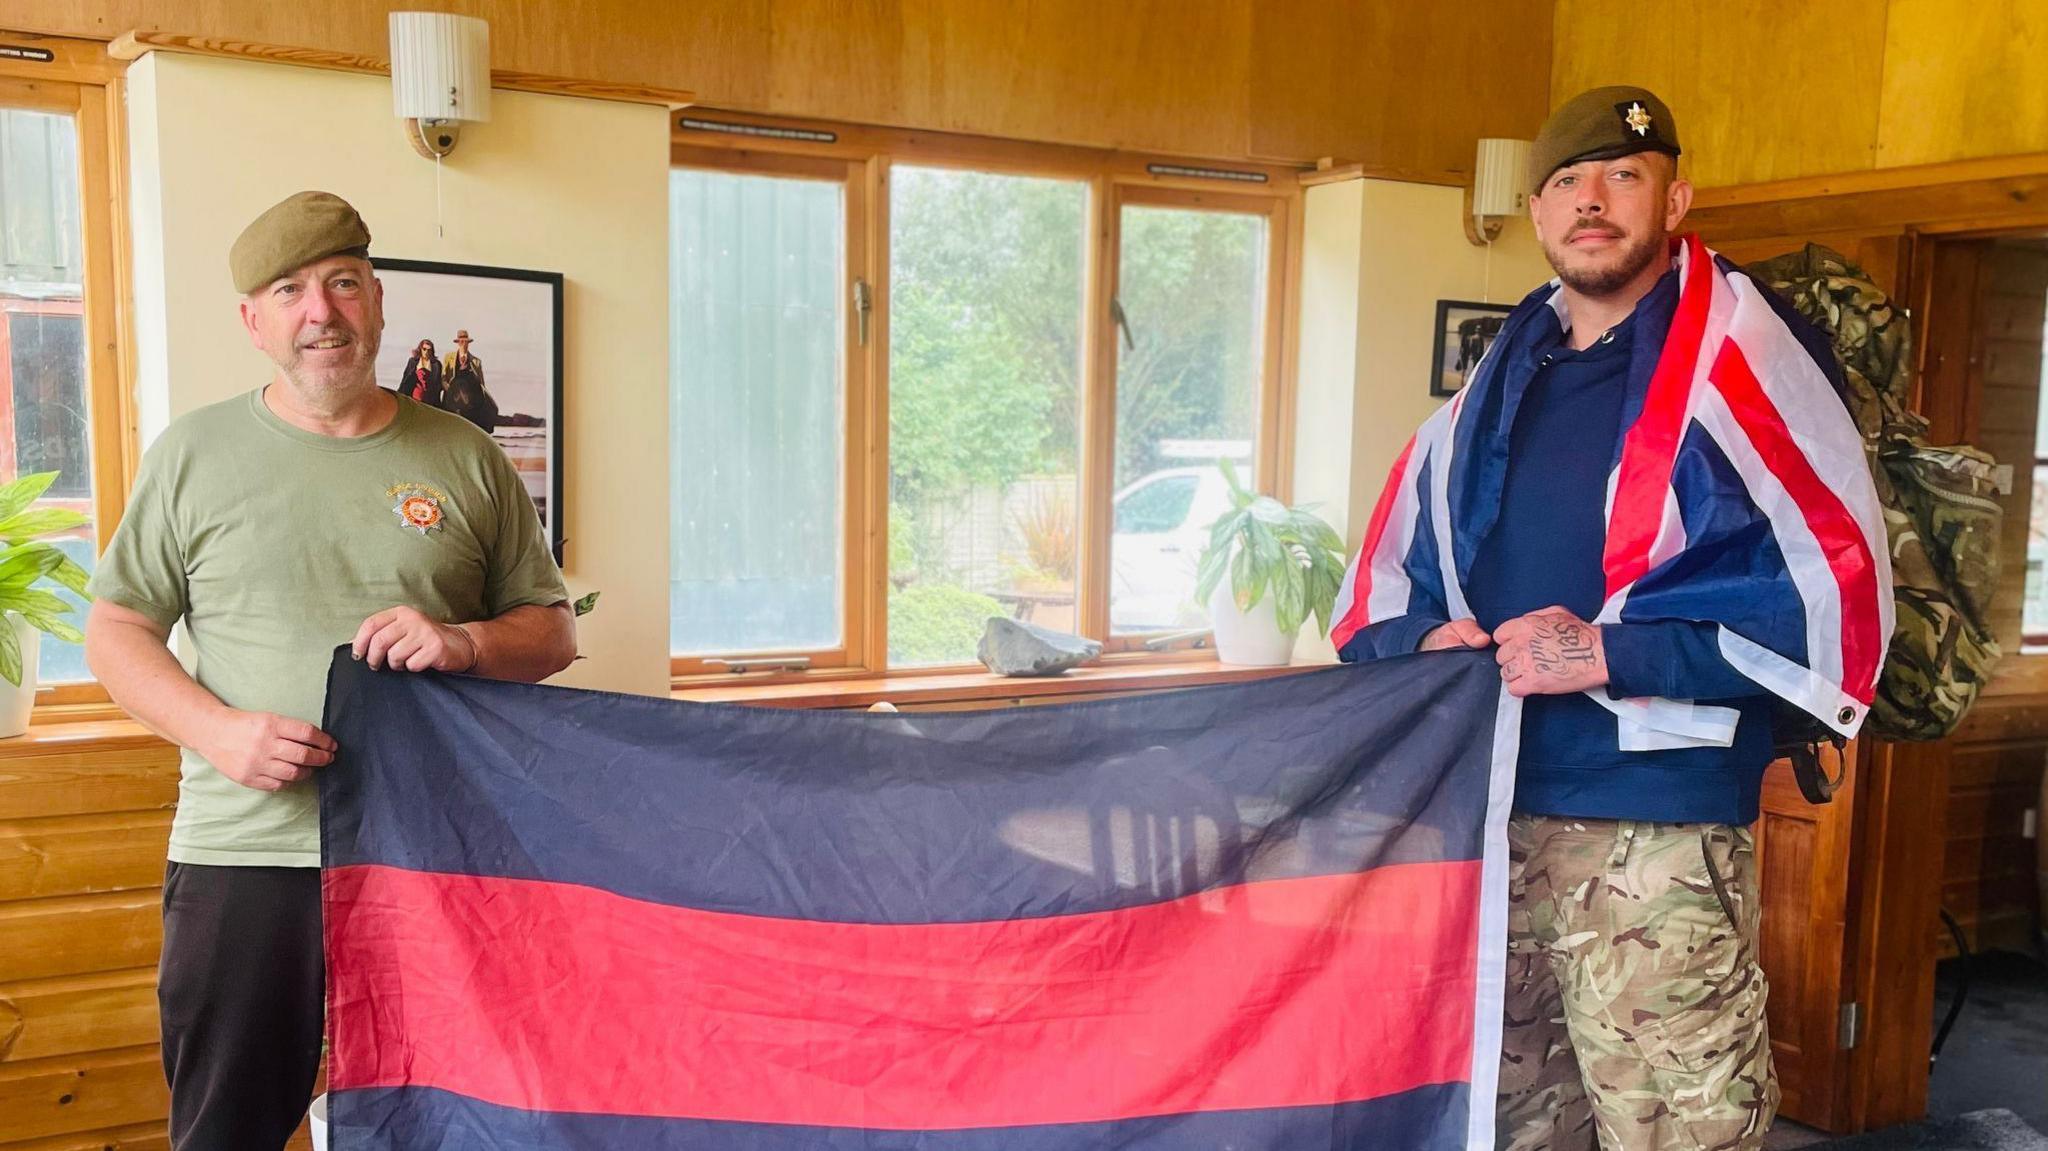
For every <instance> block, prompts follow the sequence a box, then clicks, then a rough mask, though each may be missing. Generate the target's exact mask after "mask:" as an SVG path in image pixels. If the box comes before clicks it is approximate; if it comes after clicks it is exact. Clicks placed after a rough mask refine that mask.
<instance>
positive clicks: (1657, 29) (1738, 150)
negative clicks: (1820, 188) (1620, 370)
mask: <svg viewBox="0 0 2048 1151" xmlns="http://www.w3.org/2000/svg"><path fill="white" fill-rule="evenodd" d="M1553 43H1554V51H1553V63H1552V68H1551V85H1550V95H1551V100H1552V102H1553V103H1555V102H1557V101H1559V100H1563V99H1565V98H1567V97H1569V96H1571V95H1573V94H1574V93H1577V92H1579V91H1582V90H1584V89H1586V88H1590V87H1593V86H1595V85H1599V84H1645V85H1647V86H1649V87H1650V88H1652V89H1654V90H1655V91H1656V92H1657V94H1658V95H1660V96H1662V97H1663V98H1664V99H1665V101H1666V102H1667V103H1669V104H1670V105H1671V109H1672V112H1673V114H1674V115H1675V116H1677V118H1678V121H1679V125H1680V129H1681V136H1682V138H1683V140H1684V143H1685V145H1686V149H1687V151H1688V152H1689V153H1690V154H1691V163H1690V166H1689V168H1688V172H1689V175H1690V177H1691V179H1692V180H1693V182H1694V183H1696V184H1699V185H1701V186H1703V187H1718V186H1722V185H1727V184H1743V183H1751V182H1755V181H1760V180H1780V179H1790V178H1793V177H1798V176H1816V175H1823V174H1827V173H1834V172H1851V171H1857V170H1861V169H1868V168H1872V167H1897V166H1901V165H1908V164H1928V163H1937V162H1942V161H1949V160H1960V159H1966V158H1970V157H1979V156H2004V155H2015V154H2021V153H2029V152H2042V151H2048V69H2044V68H2043V67H2042V66H2041V60H2042V58H2043V56H2044V54H2048V5H2043V4H2041V3H2040V0H1986V2H1985V3H1980V4H1957V3H1954V2H1953V0H1807V2H1806V3H1800V4H1781V3H1774V2H1771V0H1739V2H1729V3H1720V4H1710V5H1696V4H1689V3H1684V2H1683V0H1557V25H1556V32H1555V35H1554V37H1553Z"/></svg>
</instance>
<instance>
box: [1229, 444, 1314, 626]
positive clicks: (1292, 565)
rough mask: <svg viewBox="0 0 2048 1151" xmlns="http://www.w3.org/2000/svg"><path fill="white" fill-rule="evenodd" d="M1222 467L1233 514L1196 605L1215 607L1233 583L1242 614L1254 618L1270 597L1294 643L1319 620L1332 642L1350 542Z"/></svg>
mask: <svg viewBox="0 0 2048 1151" xmlns="http://www.w3.org/2000/svg"><path fill="white" fill-rule="evenodd" d="M1221 466H1222V469H1223V478H1224V480H1225V481H1227V482H1228V483H1229V485H1230V503H1231V510H1230V511H1228V512H1225V513H1224V514H1223V515H1222V516H1220V517H1218V519H1217V520H1216V522H1215V524H1214V525H1212V526H1211V527H1210V528H1209V543H1208V546H1206V547H1204V548H1203V549H1202V559H1201V564H1200V566H1199V567H1198V568H1197V580H1196V585H1195V601H1196V602H1197V603H1208V602H1209V596H1210V595H1211V594H1212V593H1213V592H1215V590H1216V585H1217V583H1218V581H1220V580H1222V579H1224V578H1225V577H1226V576H1227V577H1228V578H1229V580H1230V591H1231V596H1232V598H1234V599H1235V600H1236V601H1237V606H1238V609H1239V610H1240V611H1250V610H1251V609H1252V608H1254V607H1256V606H1258V603H1259V601H1260V600H1262V599H1264V598H1265V597H1266V596H1267V594H1269V593H1270V594H1271V595H1272V596H1273V609H1274V614H1275V615H1276V616H1278V617H1279V623H1280V630H1281V631H1282V632H1284V633H1286V634H1288V635H1293V634H1294V633H1295V632H1296V631H1297V630H1299V629H1300V627H1301V625H1302V622H1303V621H1304V620H1306V619H1307V618H1308V617H1309V616H1310V615H1314V616H1315V617H1316V622H1317V623H1318V624H1319V625H1320V626H1321V629H1322V634H1324V635H1328V634H1329V633H1330V611H1331V609H1332V608H1334V607H1335V606H1336V603H1337V588H1338V587H1339V586H1341V585H1342V584H1343V582H1344V541H1343V539H1342V538H1341V537H1339V536H1338V535H1337V530H1336V529H1335V528H1333V527H1331V526H1330V525H1329V524H1327V523H1324V522H1323V521H1322V520H1321V519H1320V518H1318V517H1317V516H1316V515H1314V514H1313V513H1312V512H1310V511H1309V510H1308V509H1307V508H1305V507H1296V508H1290V507H1288V506H1287V505H1285V504H1283V503H1281V502H1280V501H1279V500H1276V499H1274V498H1273V497H1271V496H1262V495H1259V494H1258V493H1257V492H1254V491H1252V490H1251V489H1249V488H1247V487H1245V486H1244V485H1243V484H1242V483H1240V482H1238V478H1237V469H1236V468H1234V467H1232V466H1231V465H1230V461H1229V460H1223V461H1221Z"/></svg>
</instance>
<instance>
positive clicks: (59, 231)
mask: <svg viewBox="0 0 2048 1151" xmlns="http://www.w3.org/2000/svg"><path fill="white" fill-rule="evenodd" d="M82 241H83V236H82V234H81V231H80V222H79V191H78V134H77V129H76V126H75V125H74V124H73V123H72V120H71V118H70V117H68V116H58V115H52V114H50V113H46V112H28V111H22V110H19V109H8V108H0V329H4V330H0V347H5V348H6V349H7V354H6V355H5V356H4V357H0V479H6V480H12V479H14V478H15V477H17V476H21V475H25V474H28V473H31V472H46V471H55V472H57V473H59V474H58V476H57V479H56V481H55V482H54V483H53V484H51V485H50V489H49V492H48V493H47V495H46V496H45V497H44V498H43V500H42V501H40V503H39V504H38V506H40V507H53V508H67V509H70V510H72V511H76V512H79V513H81V514H83V515H85V516H86V517H88V519H87V522H86V523H85V524H84V525H83V526H81V527H77V528H72V529H69V530H66V531H62V532H59V533H56V534H55V535H54V536H52V537H50V538H51V540H52V542H54V543H56V544H57V546H58V547H60V548H62V549H63V550H64V552H65V553H66V554H68V555H70V556H71V558H72V559H74V560H76V561H77V562H78V563H79V564H80V565H81V566H83V567H84V568H85V569H86V570H87V571H90V570H92V567H93V559H94V556H95V555H96V553H97V550H98V549H97V548H96V546H95V538H96V536H95V531H94V527H93V524H92V522H91V519H90V517H91V516H92V514H93V505H92V485H93V476H92V423H91V420H90V418H89V411H88V402H87V399H88V396H89V395H90V391H89V389H88V388H87V386H86V369H85V303H84V300H85V291H84V280H85V275H84V270H83V264H84V261H83V259H82V257H81V249H82V246H83V243H82ZM39 586H40V587H41V588H42V589H44V590H47V591H51V592H54V593H56V594H57V595H58V596H59V597H60V598H62V599H63V600H65V601H66V602H68V603H70V604H71V605H73V607H74V608H75V609H76V610H75V611H74V612H73V614H72V615H71V616H70V617H68V618H69V619H70V621H71V622H72V623H73V624H74V625H75V626H78V627H83V626H84V623H85V611H84V608H85V603H84V601H83V600H81V599H80V598H79V597H78V596H75V595H73V594H71V593H70V592H69V591H66V590H64V589H63V588H61V587H58V586H57V585H56V584H54V583H53V582H51V581H49V580H44V581H43V582H42V583H41V584H40V585H39ZM39 650H40V652H41V655H40V658H39V659H38V661H37V678H38V679H39V680H40V681H41V682H42V683H72V682H77V681H80V680H85V679H90V678H91V673H89V672H88V671H87V670H86V667H85V652H84V651H83V650H82V649H81V648H80V647H79V646H78V645H77V644H70V643H65V642H63V641H61V640H58V639H57V638H55V637H54V636H49V635H45V636H43V637H42V639H41V643H40V649H39Z"/></svg>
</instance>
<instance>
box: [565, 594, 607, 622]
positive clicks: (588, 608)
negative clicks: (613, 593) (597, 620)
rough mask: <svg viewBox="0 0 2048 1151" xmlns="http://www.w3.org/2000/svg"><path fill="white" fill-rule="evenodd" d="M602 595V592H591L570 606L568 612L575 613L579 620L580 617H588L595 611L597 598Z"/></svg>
mask: <svg viewBox="0 0 2048 1151" xmlns="http://www.w3.org/2000/svg"><path fill="white" fill-rule="evenodd" d="M602 594H603V593H602V592H591V593H590V594H589V595H587V596H584V597H583V598H581V599H579V600H577V601H576V602H575V603H573V604H571V605H570V610H571V611H573V612H575V613H576V615H577V616H578V617H579V618H580V617H582V616H586V615H589V614H590V613H591V612H594V611H596V610H597V597H598V596H600V595H602Z"/></svg>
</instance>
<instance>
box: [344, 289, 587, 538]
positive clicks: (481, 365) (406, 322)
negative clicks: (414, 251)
mask: <svg viewBox="0 0 2048 1151" xmlns="http://www.w3.org/2000/svg"><path fill="white" fill-rule="evenodd" d="M370 263H371V265H372V266H373V267H375V268H376V269H377V278H378V279H379V280H381V281H382V282H383V284H384V343H383V346H382V347H381V348H379V349H378V352H377V382H378V383H379V384H380V385H382V386H384V387H386V388H390V389H392V390H393V391H396V392H399V393H401V394H403V395H407V396H410V397H412V398H413V399H415V400H418V401H419V402H421V403H424V404H431V405H432V406H434V407H437V408H440V409H441V410H442V411H446V412H452V413H454V414H456V415H458V416H461V417H463V418H464V419H466V420H469V421H470V422H471V423H474V424H475V425H476V426H477V427H479V428H482V429H483V430H484V431H486V432H488V433H490V436H491V438H492V439H493V440H496V441H497V443H498V446H499V447H500V448H502V449H503V450H504V452H505V454H506V455H507V456H508V457H510V458H511V460H512V465H513V467H515V468H517V469H518V471H519V479H520V481H521V482H522V483H523V484H525V486H526V494H527V496H528V497H530V498H531V499H532V500H533V509H534V511H535V513H537V514H538V515H539V516H540V521H541V523H542V525H543V526H545V527H546V529H547V538H548V548H549V550H550V551H552V552H554V554H555V562H556V563H560V562H562V540H563V532H562V276H561V273H559V272H534V271H527V270H524V269H520V268H486V267H481V266H478V265H474V264H437V263H430V262H427V261H424V260H390V259H385V258H383V257H381V256H372V257H371V258H370Z"/></svg>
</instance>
